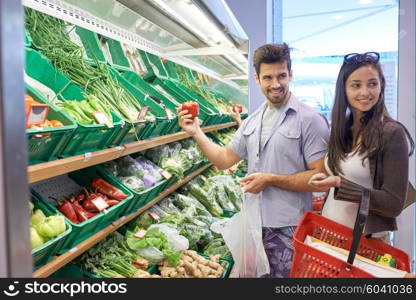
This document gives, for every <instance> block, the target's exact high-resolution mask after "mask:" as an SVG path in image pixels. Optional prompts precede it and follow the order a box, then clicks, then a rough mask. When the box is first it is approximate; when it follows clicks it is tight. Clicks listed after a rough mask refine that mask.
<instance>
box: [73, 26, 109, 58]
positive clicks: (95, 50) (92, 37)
mask: <svg viewBox="0 0 416 300" xmlns="http://www.w3.org/2000/svg"><path fill="white" fill-rule="evenodd" d="M75 33H76V34H77V35H78V36H79V38H80V40H81V42H82V46H83V48H84V49H85V52H86V55H87V58H88V59H89V60H91V61H93V60H94V58H95V59H97V60H98V61H100V62H103V63H106V62H107V60H106V58H105V55H104V52H103V51H102V46H101V43H100V41H99V39H98V36H97V34H96V33H95V32H93V31H90V30H88V29H85V28H82V27H79V26H75Z"/></svg>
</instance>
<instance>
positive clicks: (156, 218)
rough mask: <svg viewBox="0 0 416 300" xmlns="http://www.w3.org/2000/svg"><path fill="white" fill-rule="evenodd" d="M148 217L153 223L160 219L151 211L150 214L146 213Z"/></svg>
mask: <svg viewBox="0 0 416 300" xmlns="http://www.w3.org/2000/svg"><path fill="white" fill-rule="evenodd" d="M148 215H149V216H150V217H151V218H152V219H153V221H155V222H159V221H160V217H159V216H158V215H157V214H156V213H154V212H152V211H151V212H149V213H148Z"/></svg>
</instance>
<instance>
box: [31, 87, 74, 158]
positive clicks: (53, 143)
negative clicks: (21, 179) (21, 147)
mask: <svg viewBox="0 0 416 300" xmlns="http://www.w3.org/2000/svg"><path fill="white" fill-rule="evenodd" d="M26 94H28V95H30V96H32V98H33V99H34V100H35V101H37V102H39V103H46V104H49V103H48V101H46V100H45V99H44V98H43V96H42V95H41V94H40V93H39V92H37V91H36V90H35V89H34V88H32V87H30V86H29V85H26ZM48 120H58V121H60V122H61V123H62V124H63V125H64V126H63V127H50V128H45V129H41V130H36V129H26V134H27V138H28V155H29V165H33V164H38V163H43V162H47V161H51V160H55V159H57V158H58V155H59V154H60V153H61V152H62V150H63V149H64V147H65V145H66V144H67V142H68V141H69V139H70V138H71V136H72V134H73V132H74V130H75V129H76V128H77V125H76V124H75V122H74V121H73V120H71V119H69V118H67V117H66V116H65V115H64V114H62V112H59V111H58V110H57V109H56V107H54V106H53V107H50V109H49V113H48ZM42 135H43V136H42Z"/></svg>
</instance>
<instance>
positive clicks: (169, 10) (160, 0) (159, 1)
mask: <svg viewBox="0 0 416 300" xmlns="http://www.w3.org/2000/svg"><path fill="white" fill-rule="evenodd" d="M153 1H154V2H156V3H157V4H158V5H159V6H160V7H161V8H163V9H164V10H165V11H166V12H167V13H168V14H170V15H171V16H173V17H174V18H175V19H177V20H178V21H179V22H181V23H182V24H183V25H185V26H186V27H187V28H189V29H191V30H192V31H193V32H194V33H196V34H197V35H198V36H199V37H200V38H202V39H205V38H206V36H205V35H204V34H203V33H202V32H201V31H199V30H198V29H196V28H195V26H192V25H191V24H190V23H189V22H188V21H187V20H186V19H185V18H183V17H182V16H180V15H179V14H177V13H176V11H175V10H173V9H172V8H171V7H170V6H169V5H168V4H167V3H165V2H164V1H163V0H153Z"/></svg>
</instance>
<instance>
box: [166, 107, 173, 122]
mask: <svg viewBox="0 0 416 300" xmlns="http://www.w3.org/2000/svg"><path fill="white" fill-rule="evenodd" d="M165 111H166V119H168V120H172V119H173V116H172V111H171V110H170V109H169V108H166V109H165Z"/></svg>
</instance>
